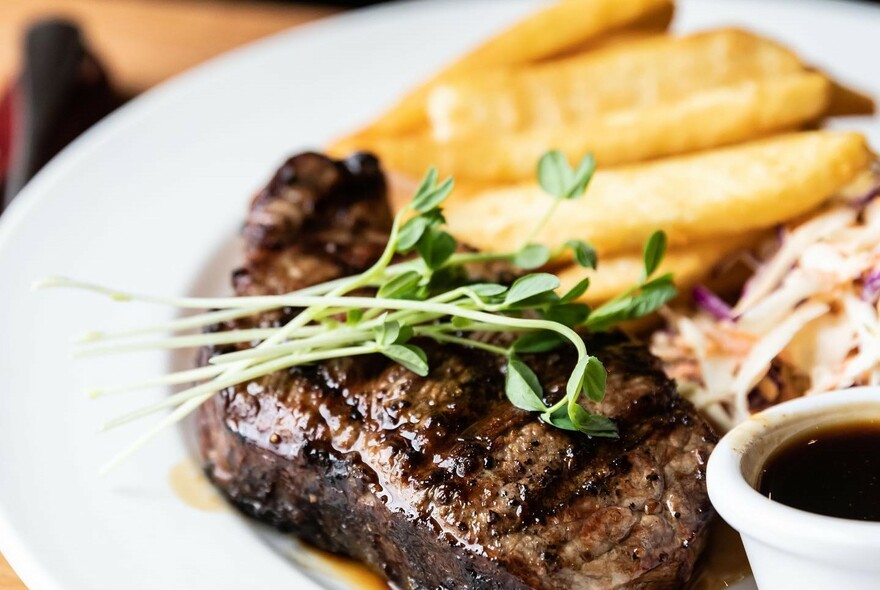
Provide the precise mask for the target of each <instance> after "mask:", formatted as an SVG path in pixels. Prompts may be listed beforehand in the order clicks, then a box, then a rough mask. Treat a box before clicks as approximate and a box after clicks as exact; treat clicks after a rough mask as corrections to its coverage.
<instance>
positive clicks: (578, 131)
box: [367, 72, 831, 183]
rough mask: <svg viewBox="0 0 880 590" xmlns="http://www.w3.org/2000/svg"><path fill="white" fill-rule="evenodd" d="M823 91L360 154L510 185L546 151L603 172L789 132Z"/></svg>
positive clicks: (736, 89)
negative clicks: (585, 158)
mask: <svg viewBox="0 0 880 590" xmlns="http://www.w3.org/2000/svg"><path fill="white" fill-rule="evenodd" d="M830 91H831V86H830V83H829V81H828V80H827V79H826V78H824V77H823V76H822V75H820V74H817V73H812V72H803V73H795V74H789V75H787V76H780V77H777V78H768V79H765V80H758V81H748V82H742V83H740V84H736V85H733V86H725V87H719V88H713V89H709V90H705V91H702V92H698V93H696V94H692V95H689V96H685V97H682V98H681V99H679V100H678V101H674V102H670V103H665V104H658V105H653V106H643V107H639V108H633V109H627V110H621V111H613V112H608V113H603V114H600V115H597V116H595V117H593V118H590V119H582V120H579V121H573V122H568V123H559V124H558V125H552V126H549V127H542V128H538V129H534V130H531V131H527V132H513V133H494V134H489V133H486V134H484V135H482V136H480V137H473V138H462V139H458V140H455V141H452V142H448V143H439V142H437V141H434V140H432V139H431V138H430V137H428V136H427V135H419V136H413V137H399V138H381V139H376V140H375V141H372V142H370V143H369V145H368V146H367V147H368V148H369V149H371V150H373V151H375V152H376V153H377V154H378V155H379V156H380V157H381V158H382V160H383V161H384V162H385V165H386V166H387V167H388V168H390V169H392V170H396V171H400V172H404V173H407V174H411V175H414V176H420V175H421V174H423V173H424V171H425V170H427V169H428V167H429V166H436V167H437V168H438V169H439V170H440V171H441V172H442V173H443V174H450V175H453V176H455V177H456V178H457V179H460V180H462V181H469V182H474V181H481V182H488V183H491V182H494V183H511V182H518V181H523V180H526V179H529V178H532V177H533V176H534V164H535V162H537V160H538V159H539V158H540V157H541V154H543V153H544V152H546V151H548V150H551V149H557V150H560V151H562V152H563V153H564V154H565V155H566V156H568V158H569V159H570V160H572V161H575V160H577V159H579V158H580V157H581V156H582V155H583V154H585V153H592V154H593V155H594V156H595V157H596V160H597V161H598V163H599V165H600V166H605V167H608V166H617V165H621V164H629V163H632V162H640V161H644V160H651V159H656V158H661V157H665V156H671V155H676V154H682V153H687V152H693V151H697V150H702V149H707V148H712V147H717V146H723V145H729V144H733V143H738V142H742V141H748V140H751V139H756V138H759V137H763V136H766V135H770V134H772V133H774V132H779V131H791V130H794V129H797V128H799V127H801V126H802V125H804V124H805V123H808V122H811V121H813V120H815V119H818V118H819V117H820V116H821V115H822V113H823V112H824V111H825V110H826V108H827V105H828V100H829V95H830Z"/></svg>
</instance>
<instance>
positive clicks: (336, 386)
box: [199, 154, 714, 590]
mask: <svg viewBox="0 0 880 590" xmlns="http://www.w3.org/2000/svg"><path fill="white" fill-rule="evenodd" d="M383 193H384V181H383V177H382V174H381V171H380V170H379V166H378V163H377V162H376V160H375V159H374V158H372V157H370V156H366V155H359V156H355V157H353V158H351V159H349V160H346V161H344V162H335V161H332V160H329V159H327V158H325V157H323V156H320V155H317V154H303V155H300V156H297V157H295V158H293V159H291V160H289V161H288V162H287V163H286V164H285V165H284V166H283V167H282V168H281V170H280V171H279V172H278V173H277V174H276V176H275V178H274V179H273V180H272V181H271V182H270V183H269V185H268V187H267V188H266V189H265V190H263V191H262V192H261V193H260V194H258V195H257V197H256V198H255V199H254V202H253V204H252V209H251V212H250V215H249V217H248V222H247V224H246V226H245V230H244V235H245V237H246V241H247V262H246V264H245V266H244V268H242V269H241V270H239V271H237V272H236V273H235V275H234V279H233V281H234V285H235V289H236V292H237V293H238V294H240V295H257V294H277V293H283V292H287V291H291V290H294V289H298V288H301V287H305V286H308V285H310V284H314V283H316V282H320V281H325V280H329V279H332V278H335V277H339V276H343V275H347V274H351V273H354V272H358V271H361V270H363V269H364V268H365V267H366V266H368V265H369V264H370V262H371V261H373V260H374V259H375V258H376V257H377V256H378V255H379V253H380V252H381V250H382V248H383V246H384V243H385V241H386V237H387V234H386V232H387V230H388V227H389V225H390V217H389V213H388V210H387V208H386V205H385V204H384V203H385V202H384V198H383ZM294 313H295V310H285V311H284V312H277V313H273V314H265V315H263V316H262V317H260V318H259V319H257V320H255V321H253V322H254V323H258V324H260V325H276V324H278V323H279V322H283V321H286V320H288V319H289V318H290V317H292V315H293V314H294ZM238 325H242V322H239V324H238ZM245 325H252V323H245ZM419 344H420V345H422V346H424V347H425V348H426V350H427V352H428V357H429V362H430V365H431V373H430V375H429V376H428V377H426V378H421V377H418V376H416V375H415V374H413V373H411V372H409V371H408V370H406V369H404V368H402V367H401V366H399V365H396V364H393V363H392V362H390V361H388V360H386V359H385V358H384V357H380V356H375V357H372V356H370V357H358V358H352V359H339V360H335V361H332V362H325V363H323V364H318V365H314V366H307V367H296V368H293V369H290V370H288V371H284V372H280V373H276V374H272V375H270V376H267V377H265V378H262V379H259V380H256V381H253V382H250V383H247V384H244V385H241V386H238V387H233V388H230V389H227V390H225V391H223V392H222V393H221V394H219V395H217V396H214V398H213V399H212V400H211V401H210V402H209V403H208V404H205V406H203V408H202V409H201V413H200V417H199V424H200V442H201V447H202V452H203V454H204V459H205V469H206V471H207V473H208V475H209V476H210V478H211V479H212V480H213V482H214V483H215V484H216V485H217V487H218V488H219V489H220V490H221V491H222V492H223V493H224V494H225V495H226V497H227V498H228V499H229V500H230V501H231V502H232V503H233V504H235V505H236V506H238V507H239V508H240V509H241V510H242V511H244V512H245V513H247V514H249V515H251V516H253V517H255V518H257V519H259V520H262V521H265V522H268V523H271V524H273V525H275V526H276V527H278V528H279V529H281V530H283V531H290V532H293V533H295V534H296V535H298V536H300V537H302V538H303V539H305V540H306V541H308V542H310V543H313V544H314V545H316V546H318V547H320V548H323V549H326V550H329V551H334V552H338V553H341V554H345V555H348V556H351V557H353V558H355V559H358V560H360V561H363V562H364V563H366V564H367V565H368V566H369V567H371V568H372V569H374V570H376V571H377V572H379V573H381V574H382V575H384V576H385V577H386V578H387V579H388V580H389V581H390V583H391V584H392V585H393V586H394V587H396V588H401V589H404V588H406V589H424V590H435V589H450V590H452V589H465V588H471V589H502V588H503V589H508V590H516V589H527V588H535V589H542V590H551V589H553V590H556V589H563V588H566V589H567V588H573V589H594V588H597V589H598V588H602V589H604V588H679V587H681V586H682V584H683V583H684V582H685V581H686V579H687V578H688V577H689V575H690V573H691V571H692V568H693V565H694V561H695V560H696V557H697V555H698V554H699V552H700V550H701V548H702V545H703V544H704V540H705V531H706V525H707V523H708V521H709V520H710V518H711V517H712V510H711V507H710V505H709V502H708V499H707V496H706V487H705V482H704V479H703V473H704V465H705V461H706V459H707V458H708V456H709V453H710V452H711V450H712V447H713V444H714V436H713V434H712V433H711V431H710V429H709V428H708V427H707V425H706V424H705V423H704V422H703V420H702V419H700V418H699V417H698V416H697V415H696V413H695V412H694V409H693V408H692V407H691V406H690V405H688V404H687V403H686V402H685V401H684V400H682V399H681V398H680V397H679V396H678V395H677V394H676V393H675V390H674V387H673V383H672V382H670V381H669V380H668V379H667V378H666V377H665V376H664V375H663V372H662V371H661V369H660V367H659V366H658V363H657V361H656V359H654V358H653V357H652V356H651V355H650V354H649V353H648V352H647V350H646V349H645V348H644V347H643V346H641V345H639V344H635V343H632V342H629V341H627V340H626V339H625V338H623V337H621V336H603V337H591V338H589V339H588V341H587V344H588V348H589V349H590V351H591V352H592V353H593V354H596V355H597V356H598V357H599V358H600V359H601V360H602V361H603V362H604V364H605V367H606V368H607V370H608V387H607V396H606V398H605V401H603V402H602V403H601V404H598V405H595V404H594V405H592V407H590V409H591V410H595V411H598V412H600V413H603V414H605V415H608V416H611V417H613V418H614V419H615V420H617V423H618V425H619V428H620V435H621V436H620V439H619V440H599V439H591V438H590V437H588V436H586V435H583V434H572V433H568V432H564V431H561V430H558V429H556V428H553V427H550V426H548V425H546V424H544V423H542V422H540V421H539V420H538V419H537V416H536V415H535V414H530V413H527V412H524V411H521V410H518V409H516V408H514V407H513V406H511V405H510V403H509V402H508V401H507V400H506V399H505V397H504V394H503V389H504V388H503V382H504V375H503V366H504V365H503V362H501V360H500V359H498V358H496V357H494V356H492V355H490V354H488V353H484V352H481V351H478V350H473V349H469V348H463V347H454V346H444V347H439V346H432V345H431V344H430V343H428V342H419ZM220 350H226V349H222V348H215V349H207V350H205V351H203V356H204V358H207V357H209V356H210V355H211V354H215V353H217V352H218V351H220ZM526 360H527V362H528V363H529V364H530V366H531V367H532V368H533V369H534V370H535V372H536V373H537V374H538V376H539V378H540V379H541V382H542V383H543V384H544V385H545V390H546V391H547V396H548V398H549V399H550V400H551V401H553V400H554V398H557V399H558V397H559V396H561V395H563V393H564V390H565V382H566V379H567V376H568V374H569V372H570V371H571V369H572V368H573V364H574V356H573V354H569V353H568V352H566V351H561V352H559V353H551V354H542V355H540V356H535V357H533V358H527V359H526ZM584 403H587V402H584Z"/></svg>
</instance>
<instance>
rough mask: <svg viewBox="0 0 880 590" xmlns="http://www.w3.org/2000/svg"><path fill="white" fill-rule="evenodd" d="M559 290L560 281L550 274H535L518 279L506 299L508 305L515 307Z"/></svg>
mask: <svg viewBox="0 0 880 590" xmlns="http://www.w3.org/2000/svg"><path fill="white" fill-rule="evenodd" d="M557 288H559V279H558V278H557V277H556V275H552V274H549V273H543V272H542V273H534V274H530V275H526V276H524V277H520V278H518V279H517V280H516V281H514V283H513V285H511V286H510V290H509V291H507V296H506V297H505V298H504V303H505V304H506V305H513V304H514V303H519V302H521V301H525V300H526V299H531V298H532V297H535V296H537V295H543V294H545V293H552V292H553V291H554V290H555V289H557Z"/></svg>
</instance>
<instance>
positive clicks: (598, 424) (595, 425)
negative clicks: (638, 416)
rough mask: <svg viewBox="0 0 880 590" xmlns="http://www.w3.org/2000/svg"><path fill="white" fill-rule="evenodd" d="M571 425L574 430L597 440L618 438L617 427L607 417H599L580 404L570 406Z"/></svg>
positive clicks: (569, 417)
mask: <svg viewBox="0 0 880 590" xmlns="http://www.w3.org/2000/svg"><path fill="white" fill-rule="evenodd" d="M567 414H568V419H569V423H570V424H571V425H572V426H573V427H574V430H578V431H580V432H583V433H584V434H589V435H590V436H594V437H597V438H617V437H618V436H619V435H618V433H617V426H616V425H615V424H614V422H612V421H611V420H609V419H608V418H606V417H605V416H597V415H596V414H591V413H589V412H588V411H586V410H585V409H584V408H583V407H582V406H580V405H579V404H570V405H569V406H568V411H567Z"/></svg>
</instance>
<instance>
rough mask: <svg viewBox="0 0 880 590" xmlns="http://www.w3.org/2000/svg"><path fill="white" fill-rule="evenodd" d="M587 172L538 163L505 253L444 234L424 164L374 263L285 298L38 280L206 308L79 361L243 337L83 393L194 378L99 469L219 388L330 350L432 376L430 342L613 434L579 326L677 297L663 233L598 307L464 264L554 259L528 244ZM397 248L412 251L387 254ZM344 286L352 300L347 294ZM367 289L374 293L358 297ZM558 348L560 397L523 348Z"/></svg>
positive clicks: (558, 421)
mask: <svg viewBox="0 0 880 590" xmlns="http://www.w3.org/2000/svg"><path fill="white" fill-rule="evenodd" d="M594 171H595V160H594V159H593V157H592V156H587V157H585V158H584V159H583V160H582V161H581V162H580V163H579V165H578V166H577V167H576V168H572V167H571V166H570V165H569V163H568V161H567V160H566V159H565V157H564V156H563V155H562V154H561V153H559V152H555V151H553V152H548V153H547V154H545V155H544V156H543V157H542V158H541V160H540V162H539V164H538V170H537V172H538V183H539V185H540V186H541V187H542V189H543V190H544V191H545V192H546V193H547V194H548V195H549V196H550V197H552V200H551V201H550V202H549V205H548V209H547V212H546V214H545V215H544V216H543V217H542V219H541V221H540V222H539V223H538V224H537V225H536V227H535V229H534V230H533V231H532V232H531V233H530V234H529V237H528V238H527V239H526V240H525V242H524V244H523V245H522V247H520V248H519V249H518V250H517V251H515V252H503V253H495V252H461V251H460V250H459V247H458V243H457V242H456V240H455V238H454V237H453V236H452V235H451V234H449V233H448V232H447V231H445V229H444V226H445V223H446V220H445V218H444V217H443V213H442V209H441V205H442V204H443V202H444V201H445V200H446V199H447V198H448V197H449V195H450V194H451V193H452V191H453V188H454V183H453V181H452V179H451V178H448V179H445V180H442V181H441V180H440V178H439V175H438V173H437V171H436V170H434V169H432V170H430V171H429V172H428V173H427V175H426V176H425V178H424V179H423V181H422V182H421V184H420V185H419V187H418V189H417V190H416V192H415V195H414V197H413V199H412V200H411V201H410V203H409V204H408V205H406V206H405V207H404V208H403V209H402V210H401V211H400V212H399V213H398V214H397V215H396V216H395V217H394V221H393V224H392V227H391V231H390V235H389V239H388V243H387V245H386V247H385V249H384V250H383V252H382V253H381V255H380V256H379V258H378V259H377V261H376V262H375V263H374V264H373V265H372V266H371V267H370V268H369V269H367V270H366V271H364V272H363V273H361V274H358V275H354V276H350V277H343V278H340V279H335V280H333V281H329V282H326V283H322V284H319V285H313V286H311V287H307V288H305V289H301V290H298V291H294V292H291V293H286V294H283V295H274V296H256V297H228V298H192V297H157V296H149V295H140V294H136V293H129V292H123V291H117V290H113V289H108V288H105V287H101V286H99V285H93V284H89V283H82V282H78V281H73V280H69V279H63V278H53V279H47V280H46V281H43V282H42V283H40V284H39V285H38V286H39V287H68V288H77V289H83V290H87V291H93V292H95V293H98V294H101V295H104V296H107V297H109V298H111V299H112V300H114V301H121V302H129V301H141V302H148V303H155V304H163V305H169V306H172V307H177V308H184V309H192V308H201V309H211V310H213V311H208V312H204V313H201V314H197V315H193V316H189V317H186V318H183V319H179V320H174V321H171V322H165V323H163V324H160V325H158V326H152V327H146V328H140V329H136V330H129V331H125V332H115V333H113V332H89V333H88V334H87V335H86V336H85V337H83V338H81V339H80V340H79V341H77V343H76V346H77V353H78V354H81V355H85V354H106V353H112V352H123V351H131V350H144V349H153V348H155V349H167V348H176V347H183V346H188V347H196V346H208V345H218V344H241V345H247V346H245V347H243V348H242V347H238V349H235V350H231V351H229V352H223V353H219V354H215V355H214V356H213V357H212V358H211V359H210V360H209V363H208V365H207V366H205V367H200V368H197V369H190V370H187V371H181V372H178V373H171V374H169V375H165V376H163V377H158V378H155V379H150V380H146V381H142V382H138V383H131V384H123V385H118V386H112V387H107V388H103V389H96V390H93V391H91V392H90V395H92V396H96V397H97V396H101V395H105V394H109V393H117V392H123V391H130V390H134V389H141V388H148V387H156V386H165V385H173V384H182V383H192V382H196V384H195V385H193V386H191V387H188V388H186V389H184V390H182V391H178V392H176V393H174V394H172V395H169V396H166V397H164V398H162V399H161V400H160V401H159V402H157V403H154V404H152V405H149V406H146V407H143V408H140V409H138V410H136V411H134V412H131V413H129V414H127V415H124V416H121V417H119V418H117V419H116V420H113V421H112V422H110V423H108V424H107V425H105V426H106V428H112V427H115V426H118V425H121V424H125V423H128V422H130V421H132V420H135V419H137V418H141V417H143V416H147V415H150V414H153V413H155V412H158V411H161V410H163V409H167V408H174V409H173V411H172V412H171V413H170V414H168V415H167V416H165V417H163V419H162V420H161V421H160V422H159V423H158V424H156V425H155V426H153V427H152V428H151V429H149V430H148V431H147V432H146V433H145V434H144V435H143V436H141V437H140V438H139V439H138V440H136V441H135V443H134V444H133V445H131V446H130V447H128V448H126V449H125V450H123V452H122V453H120V454H119V455H117V456H116V458H114V459H113V460H112V461H111V462H110V463H109V464H108V466H107V468H110V467H112V466H114V465H116V464H117V463H119V462H120V461H122V460H123V459H124V458H126V457H127V456H129V455H130V454H131V453H133V452H135V451H136V450H137V449H138V448H140V447H141V446H143V445H144V444H146V443H147V442H148V441H149V440H150V439H151V438H152V437H153V436H155V435H156V434H158V433H159V432H161V431H162V430H163V429H164V428H166V427H168V426H170V425H172V424H174V423H176V422H177V421H179V420H181V419H183V418H184V417H186V416H187V415H188V414H189V413H191V412H192V411H193V410H195V409H196V408H198V407H199V405H201V404H202V403H204V402H205V401H207V400H208V399H209V398H210V397H211V396H213V395H215V394H216V393H217V392H219V391H221V390H223V389H225V388H228V387H231V386H235V385H238V384H241V383H244V382H247V381H250V380H254V379H259V378H261V377H263V376H265V375H268V374H270V373H273V372H276V371H281V370H284V369H288V368H290V367H294V366H298V365H304V364H310V363H315V362H320V361H323V360H328V359H334V358H340V357H353V356H358V355H374V354H379V355H384V356H385V357H387V358H389V359H391V360H392V361H393V362H395V363H398V364H400V365H402V366H403V367H405V368H406V369H409V370H410V371H412V372H413V373H415V374H416V375H419V376H421V377H425V376H428V375H430V370H431V365H430V362H431V359H430V358H429V355H428V354H427V353H426V351H425V349H424V348H423V346H424V343H425V342H427V341H431V340H433V341H434V342H437V343H439V344H442V345H456V346H467V347H471V348H476V349H480V350H483V351H485V352H487V353H490V354H494V355H498V356H501V357H503V358H505V359H506V373H505V385H504V389H505V394H506V396H507V398H508V400H509V401H510V402H511V403H512V404H513V405H514V406H516V407H517V408H521V409H523V410H525V411H529V412H536V413H538V414H539V416H540V419H541V420H543V421H544V422H546V423H548V424H551V425H553V426H556V427H558V428H561V429H565V430H570V431H577V432H580V433H583V434H586V435H589V436H593V437H616V436H617V427H616V426H615V424H614V423H613V422H612V421H611V420H609V419H608V418H606V417H603V416H600V415H596V414H594V413H591V412H589V411H588V410H587V409H586V408H585V407H584V404H583V403H582V400H583V399H584V398H585V399H587V400H590V401H592V402H599V401H601V400H602V398H603V396H604V394H605V380H606V374H605V369H604V367H603V366H602V363H601V362H600V361H599V360H598V359H597V358H596V357H594V356H592V355H590V354H589V353H588V351H587V347H586V344H585V341H584V339H583V337H582V333H583V332H584V331H602V330H608V329H609V328H611V327H613V326H614V325H616V324H618V323H620V322H624V321H628V320H632V319H635V318H638V317H641V316H643V315H645V314H647V313H650V312H652V311H654V310H655V309H657V308H658V307H660V306H661V305H663V304H664V303H666V302H667V301H668V300H669V299H671V298H672V297H674V296H675V288H674V286H673V284H672V279H671V276H670V275H662V276H660V277H657V278H654V275H655V273H656V271H657V269H658V267H659V266H660V264H661V262H662V259H663V256H664V254H665V250H666V238H665V235H664V234H662V232H658V233H656V234H654V235H653V236H652V237H651V239H650V240H649V241H648V243H647V244H646V246H645V251H644V273H643V276H642V279H641V280H640V282H639V283H638V284H637V285H634V286H633V287H632V288H631V289H629V290H627V291H626V292H625V293H622V294H621V295H619V296H618V297H616V298H614V299H612V300H611V301H609V302H607V303H605V304H604V305H602V306H600V307H598V308H597V309H595V310H591V309H590V307H589V306H587V305H586V304H583V303H579V302H578V300H579V299H580V298H581V297H582V296H583V295H584V293H585V292H586V291H587V289H588V288H589V285H590V281H589V278H584V279H583V280H582V281H580V282H579V283H578V284H577V285H575V286H574V287H572V288H571V289H570V290H569V291H568V292H566V293H562V294H559V293H557V291H558V290H559V287H560V282H559V279H558V278H557V277H556V276H555V275H553V274H549V273H546V272H533V273H529V274H523V275H522V276H520V277H519V278H518V279H516V280H515V281H514V282H513V283H512V284H511V285H509V286H508V285H501V284H496V283H474V282H472V280H471V279H469V275H468V272H467V269H466V266H467V265H471V264H474V263H486V262H505V263H507V264H509V265H511V266H513V267H515V268H518V269H520V270H522V271H529V270H533V269H539V268H541V267H543V266H544V265H545V264H547V262H548V261H549V260H550V259H551V258H552V257H553V256H554V255H559V254H561V253H562V251H559V252H556V253H551V252H550V250H549V249H548V248H547V247H546V246H544V245H542V244H536V243H532V240H533V239H534V238H535V236H537V235H538V234H539V233H540V231H541V230H542V229H543V228H544V226H546V224H547V223H548V222H549V220H550V219H551V217H552V215H553V213H554V212H555V211H556V209H557V207H558V206H559V204H560V203H561V202H562V201H564V200H571V199H577V198H580V197H581V196H583V194H584V193H585V192H586V190H587V187H588V186H589V183H590V180H591V178H592V176H593V173H594ZM564 250H570V251H571V254H572V257H573V259H574V260H575V261H576V262H577V263H578V264H579V265H580V266H582V267H584V268H586V269H595V268H596V267H597V263H598V258H597V254H596V251H595V250H594V249H593V248H592V247H591V246H590V245H589V244H587V243H585V242H583V241H580V240H569V241H568V242H567V243H566V244H565V248H564ZM401 255H403V256H409V257H410V258H409V259H407V260H404V261H403V262H393V261H394V258H395V257H399V256H401ZM354 291H357V292H358V294H357V295H352V294H351V293H352V292H354ZM364 292H372V293H374V295H369V294H367V295H364V294H363V293H364ZM290 308H293V309H299V310H300V311H299V313H298V314H296V315H295V316H294V317H293V319H291V320H290V321H289V322H288V323H286V324H285V325H283V326H281V327H277V328H252V327H243V328H240V329H235V328H233V329H228V330H224V331H214V332H210V333H203V334H189V335H183V336H171V337H167V338H164V339H157V340H146V341H135V342H129V343H125V344H121V345H120V344H117V341H118V340H120V339H128V338H132V337H138V336H143V335H147V334H151V333H156V332H163V331H165V332H171V333H179V332H182V331H186V330H194V329H195V330H197V329H199V328H204V327H206V326H211V325H216V324H218V323H220V322H229V321H234V320H241V319H243V318H247V317H250V316H259V315H260V314H262V313H264V312H267V311H271V310H280V309H290ZM245 323H246V322H245ZM578 330H581V332H580V333H579V332H578ZM492 332H507V333H511V334H513V336H515V337H514V338H507V339H496V340H493V339H491V338H488V339H475V338H473V337H472V336H471V335H472V334H474V333H492ZM498 342H505V343H506V344H504V345H502V344H499V343H498ZM108 343H109V344H108ZM564 346H570V347H571V348H573V349H574V352H575V362H574V367H573V369H572V371H571V374H570V375H569V378H568V381H567V384H566V388H565V392H564V394H563V395H562V396H561V397H559V399H550V396H549V395H548V394H547V393H546V392H545V391H544V389H543V387H542V385H541V382H540V379H539V377H538V375H537V374H536V373H535V372H534V371H533V370H532V369H531V368H530V366H529V361H530V357H529V355H538V354H545V353H549V352H551V351H554V350H557V349H559V348H561V347H564ZM233 348H236V347H233ZM557 397H558V396H557Z"/></svg>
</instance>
